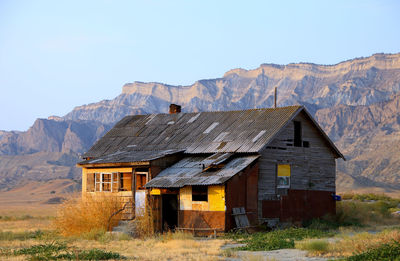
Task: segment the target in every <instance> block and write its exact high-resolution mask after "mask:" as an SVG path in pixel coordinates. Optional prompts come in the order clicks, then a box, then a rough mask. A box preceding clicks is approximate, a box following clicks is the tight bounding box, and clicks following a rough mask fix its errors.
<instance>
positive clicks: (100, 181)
mask: <svg viewBox="0 0 400 261" xmlns="http://www.w3.org/2000/svg"><path fill="white" fill-rule="evenodd" d="M86 191H87V192H118V191H132V173H120V172H113V173H88V174H87V182H86Z"/></svg>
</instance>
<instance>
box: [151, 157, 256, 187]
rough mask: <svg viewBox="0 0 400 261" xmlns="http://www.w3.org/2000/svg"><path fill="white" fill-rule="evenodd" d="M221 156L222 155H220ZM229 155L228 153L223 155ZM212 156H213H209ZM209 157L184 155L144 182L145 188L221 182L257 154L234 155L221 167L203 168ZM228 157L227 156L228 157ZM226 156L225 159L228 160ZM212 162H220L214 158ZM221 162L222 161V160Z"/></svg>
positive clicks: (245, 165)
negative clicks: (184, 156)
mask: <svg viewBox="0 0 400 261" xmlns="http://www.w3.org/2000/svg"><path fill="white" fill-rule="evenodd" d="M221 156H222V155H221ZM225 156H229V155H225ZM211 157H213V156H211ZM211 157H195V156H191V157H186V158H184V159H182V160H181V161H179V162H178V163H176V164H174V165H172V166H171V167H169V168H167V169H165V170H163V171H162V172H161V173H159V174H158V175H157V177H155V178H154V179H152V180H150V181H149V182H148V183H147V184H146V186H145V187H146V188H180V187H183V186H190V185H217V184H223V183H224V182H226V181H228V180H229V179H230V178H231V177H233V176H234V175H235V174H237V173H238V172H240V171H242V170H243V169H245V168H246V167H247V166H249V165H250V164H251V163H252V162H253V161H254V160H256V159H257V158H258V157H259V155H249V156H240V157H235V158H233V159H231V160H230V161H228V162H227V163H226V165H224V166H223V167H221V168H208V169H207V168H204V166H206V165H207V164H208V165H209V164H210V161H212V160H211V159H210V158H211ZM228 158H229V157H228ZM228 158H226V160H228ZM213 162H214V164H217V162H218V164H219V163H221V160H218V159H216V160H215V161H213ZM222 162H223V161H222Z"/></svg>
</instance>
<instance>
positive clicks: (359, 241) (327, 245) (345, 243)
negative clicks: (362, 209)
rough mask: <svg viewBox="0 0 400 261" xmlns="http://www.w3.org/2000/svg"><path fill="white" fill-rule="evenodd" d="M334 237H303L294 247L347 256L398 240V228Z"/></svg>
mask: <svg viewBox="0 0 400 261" xmlns="http://www.w3.org/2000/svg"><path fill="white" fill-rule="evenodd" d="M339 236H342V237H341V238H336V239H318V240H317V239H305V240H302V241H298V242H296V248H298V249H302V250H307V251H309V255H311V256H320V255H323V256H326V257H349V256H352V255H354V254H355V253H362V252H365V251H367V250H369V249H374V248H377V247H379V246H381V245H383V244H390V243H393V242H400V230H398V229H392V230H384V231H382V232H380V233H377V234H373V233H368V232H363V233H357V234H354V235H339Z"/></svg>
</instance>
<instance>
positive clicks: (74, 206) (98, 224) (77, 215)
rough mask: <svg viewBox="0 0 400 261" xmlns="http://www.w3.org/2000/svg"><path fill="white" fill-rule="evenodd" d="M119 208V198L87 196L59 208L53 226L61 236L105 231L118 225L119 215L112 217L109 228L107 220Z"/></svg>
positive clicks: (70, 200)
mask: <svg viewBox="0 0 400 261" xmlns="http://www.w3.org/2000/svg"><path fill="white" fill-rule="evenodd" d="M121 207H122V203H121V202H120V198H119V197H117V196H113V195H106V194H100V195H95V196H91V195H87V196H86V197H85V198H82V199H81V198H79V199H69V200H66V201H65V202H64V203H62V204H61V206H60V207H59V209H58V211H57V216H56V218H55V219H54V226H55V228H56V230H57V231H58V232H59V233H61V234H62V235H63V236H80V235H83V234H87V233H93V234H96V233H98V232H99V231H107V229H108V228H109V227H112V226H113V225H116V224H117V223H118V221H119V219H120V214H118V215H115V216H114V217H113V219H112V220H111V226H109V218H110V217H111V216H112V214H113V213H115V212H117V211H118V210H119V209H121Z"/></svg>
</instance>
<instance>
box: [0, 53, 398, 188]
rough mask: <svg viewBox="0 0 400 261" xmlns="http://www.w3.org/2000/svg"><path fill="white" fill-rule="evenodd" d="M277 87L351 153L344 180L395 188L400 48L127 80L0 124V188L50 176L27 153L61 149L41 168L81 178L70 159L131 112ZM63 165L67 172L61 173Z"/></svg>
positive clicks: (282, 98)
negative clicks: (19, 124)
mask: <svg viewBox="0 0 400 261" xmlns="http://www.w3.org/2000/svg"><path fill="white" fill-rule="evenodd" d="M275 87H277V88H278V105H279V106H286V105H295V104H300V105H304V106H305V107H306V108H307V109H308V110H309V111H310V112H311V114H313V116H315V118H316V119H317V121H318V122H319V124H320V125H321V126H322V127H323V129H324V130H325V131H326V133H327V134H328V135H329V136H330V138H331V139H332V140H333V141H334V142H335V144H336V145H337V146H338V147H339V149H340V150H341V151H342V152H344V154H346V158H348V161H347V162H340V161H339V162H338V173H340V174H339V175H341V177H342V178H339V179H338V180H339V182H349V183H351V184H353V185H352V186H354V187H356V186H364V185H365V186H368V184H370V185H371V186H381V187H382V186H383V187H384V186H385V184H386V186H387V187H388V188H389V187H390V188H393V187H396V186H393V183H394V182H397V183H399V181H400V178H399V177H400V173H399V171H397V169H400V162H399V161H398V160H397V158H400V157H399V156H400V155H398V153H397V151H396V150H395V147H396V146H398V145H400V140H399V139H398V137H400V116H399V111H400V53H397V54H375V55H372V56H370V57H363V58H355V59H351V60H347V61H344V62H340V63H338V64H335V65H317V64H311V63H293V64H288V65H274V64H262V65H260V66H259V67H258V68H255V69H251V70H245V69H240V68H238V69H232V70H230V71H228V72H226V73H225V74H224V76H223V77H220V78H215V79H203V80H198V81H196V82H195V83H193V84H192V85H186V86H182V85H177V86H175V85H169V84H163V83H156V82H154V83H146V82H139V81H136V82H133V83H127V84H125V85H123V87H122V92H121V94H120V95H118V96H117V97H115V98H114V99H111V100H103V101H100V102H97V103H91V104H86V105H81V106H77V107H75V108H74V109H73V110H72V111H71V112H70V113H68V114H66V115H65V116H63V117H56V116H51V117H49V118H48V119H39V120H37V122H35V123H34V124H33V126H32V127H31V128H30V129H29V130H27V131H26V132H1V131H0V163H1V162H2V161H1V160H2V158H1V157H8V158H7V165H5V163H4V164H0V188H1V180H2V177H3V180H4V178H5V177H6V178H8V179H9V180H12V179H13V177H12V173H13V171H16V173H19V174H18V175H16V176H18V178H17V179H21V178H24V177H27V175H28V174H27V173H30V174H29V175H31V176H32V177H31V178H32V179H34V178H35V177H34V176H35V175H36V176H40V177H41V178H45V177H46V175H43V174H39V173H40V171H39V172H32V169H35V166H28V167H27V168H18V166H17V164H18V162H21V159H22V158H24V159H25V160H26V161H28V162H30V157H32V158H33V157H38V158H40V157H39V156H40V155H39V156H38V153H42V152H46V153H50V152H53V153H60V154H59V155H58V156H57V157H58V158H57V157H56V158H54V157H53V158H54V159H51V160H44V159H43V160H41V161H40V160H39V161H38V162H41V163H40V164H41V165H40V164H39V163H38V164H39V165H40V166H42V167H41V168H42V169H43V171H48V170H52V171H53V172H54V173H58V172H57V171H59V174H57V175H58V176H57V177H59V178H65V177H70V178H71V177H73V178H74V179H79V174H78V173H79V171H78V170H77V169H76V168H75V166H72V165H71V161H72V160H71V159H72V158H76V159H77V160H78V157H79V154H80V153H82V152H83V151H85V150H87V149H89V147H90V146H91V144H93V142H94V141H95V140H96V139H98V138H99V137H101V136H102V135H103V134H104V133H105V132H106V131H107V130H108V129H109V128H110V127H111V126H112V125H113V124H114V123H115V122H117V121H118V120H120V119H121V118H122V117H124V116H126V115H130V114H148V113H167V111H168V106H169V104H171V103H176V104H180V105H182V109H183V112H197V111H220V110H243V109H251V108H265V107H272V106H273V100H274V89H275ZM375 151H378V152H381V153H376V152H375ZM46 153H44V154H43V157H45V155H46ZM1 154H2V155H3V156H1ZM11 156H12V157H11ZM48 156H49V155H47V157H48ZM64 159H69V160H64ZM3 162H5V161H3ZM12 162H14V163H12ZM32 164H33V163H32ZM65 167H67V168H68V172H69V174H68V173H64V172H66V168H65ZM61 169H62V170H61ZM63 171H64V172H63ZM4 173H6V174H4ZM61 173H64V174H61ZM71 173H74V174H71ZM380 174H382V175H380ZM51 177H52V175H51V174H49V175H47V178H49V179H51ZM339 185H340V184H339ZM345 185H346V184H345V183H343V187H345ZM3 187H6V186H3ZM398 189H400V186H398Z"/></svg>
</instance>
